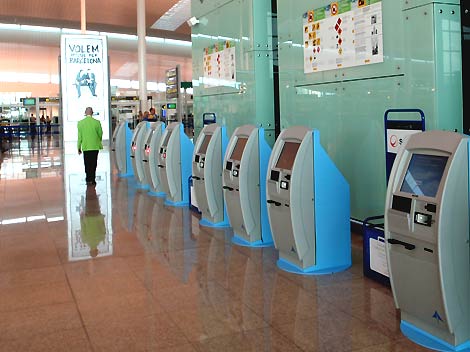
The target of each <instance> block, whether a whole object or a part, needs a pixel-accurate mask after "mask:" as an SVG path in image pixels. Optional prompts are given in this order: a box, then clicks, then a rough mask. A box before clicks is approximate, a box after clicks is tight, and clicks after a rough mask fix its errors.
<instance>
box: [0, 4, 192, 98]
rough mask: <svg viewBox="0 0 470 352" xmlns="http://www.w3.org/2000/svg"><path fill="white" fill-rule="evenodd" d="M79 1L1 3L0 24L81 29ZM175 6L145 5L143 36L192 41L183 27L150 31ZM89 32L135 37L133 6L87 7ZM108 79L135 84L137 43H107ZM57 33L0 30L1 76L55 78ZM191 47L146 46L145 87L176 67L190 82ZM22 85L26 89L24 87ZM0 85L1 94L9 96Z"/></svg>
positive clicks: (96, 5) (4, 86)
mask: <svg viewBox="0 0 470 352" xmlns="http://www.w3.org/2000/svg"><path fill="white" fill-rule="evenodd" d="M80 2H81V0H0V23H14V24H22V25H36V26H47V27H59V28H71V29H80ZM177 2H178V0H146V27H147V36H156V37H160V38H169V39H179V40H185V41H190V40H191V36H190V34H191V30H190V28H189V26H188V25H187V24H186V22H184V24H183V25H182V26H180V27H179V28H177V29H176V30H175V31H161V30H154V29H150V26H152V25H153V24H154V23H155V21H156V20H158V19H159V18H160V17H161V16H162V15H163V14H164V13H165V12H166V11H167V10H168V9H170V8H171V7H172V6H173V5H174V4H175V3H177ZM86 13H87V30H91V31H102V32H111V33H124V34H136V27H137V0H99V1H98V0H88V1H86ZM108 46H109V56H110V76H111V78H112V79H122V80H138V65H137V62H138V57H137V41H136V40H135V41H129V40H126V39H122V40H120V39H116V38H109V40H108ZM59 47H60V33H47V32H28V31H13V30H4V29H0V53H2V55H0V72H10V73H11V72H17V73H38V74H49V75H51V76H53V75H58V56H59V54H60V50H59ZM191 61H192V60H191V47H190V46H179V45H166V44H157V43H147V81H149V82H150V81H152V82H164V81H165V71H166V70H167V69H169V68H172V67H175V66H176V65H180V67H181V72H182V80H183V81H190V80H191V77H192V63H191ZM23 85H24V84H23ZM12 89H13V88H12V87H11V83H8V84H6V83H2V75H0V92H1V91H4V92H5V91H11V90H12Z"/></svg>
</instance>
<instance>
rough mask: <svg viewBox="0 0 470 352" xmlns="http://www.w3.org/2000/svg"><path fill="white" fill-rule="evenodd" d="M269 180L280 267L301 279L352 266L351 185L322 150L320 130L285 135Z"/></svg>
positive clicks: (300, 129)
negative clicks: (301, 276) (301, 275)
mask: <svg viewBox="0 0 470 352" xmlns="http://www.w3.org/2000/svg"><path fill="white" fill-rule="evenodd" d="M266 177H267V182H266V183H267V190H266V192H267V203H268V214H269V223H270V225H271V231H272V234H273V239H274V244H275V246H276V248H277V249H278V250H279V260H278V262H277V263H278V266H279V267H280V268H281V269H284V270H286V271H289V272H294V273H299V274H326V273H333V272H338V271H341V270H344V269H347V268H348V267H349V266H351V232H350V224H349V213H350V204H349V185H348V183H347V181H346V180H345V178H344V177H343V175H342V174H341V173H340V172H339V170H338V169H337V168H336V166H335V164H334V163H333V161H332V160H331V159H330V158H329V156H328V154H327V153H326V151H325V150H324V149H323V147H322V146H321V144H320V133H319V131H317V130H311V129H308V128H306V127H301V126H296V127H291V128H289V129H286V130H283V131H282V132H281V134H280V135H279V137H278V139H277V141H276V143H275V144H274V147H273V151H272V153H271V157H270V159H269V166H268V173H267V176H266Z"/></svg>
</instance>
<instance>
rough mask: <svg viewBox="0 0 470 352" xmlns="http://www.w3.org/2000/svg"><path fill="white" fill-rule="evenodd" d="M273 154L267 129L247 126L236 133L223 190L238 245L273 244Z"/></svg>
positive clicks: (224, 174) (231, 143)
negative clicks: (269, 177)
mask: <svg viewBox="0 0 470 352" xmlns="http://www.w3.org/2000/svg"><path fill="white" fill-rule="evenodd" d="M270 155H271V148H270V146H269V145H268V143H267V142H266V140H265V138H264V129H263V128H258V127H256V126H253V125H244V126H240V127H238V128H237V129H236V130H235V131H234V132H233V135H232V138H230V142H229V145H228V147H227V152H226V153H225V158H224V163H223V166H224V170H223V189H224V195H225V203H226V205H227V211H228V215H229V219H230V225H231V226H232V228H233V232H234V236H233V237H232V242H233V243H235V244H238V245H242V246H253V247H262V246H271V245H272V244H273V240H272V235H271V228H270V227H269V219H268V210H267V203H266V171H267V169H268V161H269V156H270Z"/></svg>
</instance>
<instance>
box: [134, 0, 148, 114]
mask: <svg viewBox="0 0 470 352" xmlns="http://www.w3.org/2000/svg"><path fill="white" fill-rule="evenodd" d="M145 35H146V29H145V0H137V37H138V44H137V45H138V46H137V53H138V62H139V101H140V109H141V110H142V112H144V111H146V110H148V108H149V107H148V106H147V104H148V103H147V61H146V56H147V50H146V43H145Z"/></svg>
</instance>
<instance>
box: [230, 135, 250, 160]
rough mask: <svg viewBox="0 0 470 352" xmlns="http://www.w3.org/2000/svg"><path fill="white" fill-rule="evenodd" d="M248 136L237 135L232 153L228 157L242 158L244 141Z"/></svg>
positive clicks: (233, 158)
mask: <svg viewBox="0 0 470 352" xmlns="http://www.w3.org/2000/svg"><path fill="white" fill-rule="evenodd" d="M247 141H248V138H246V137H238V138H237V143H236V144H235V148H233V151H232V155H230V159H232V160H238V161H241V160H242V155H243V151H244V150H245V145H246V142H247Z"/></svg>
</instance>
